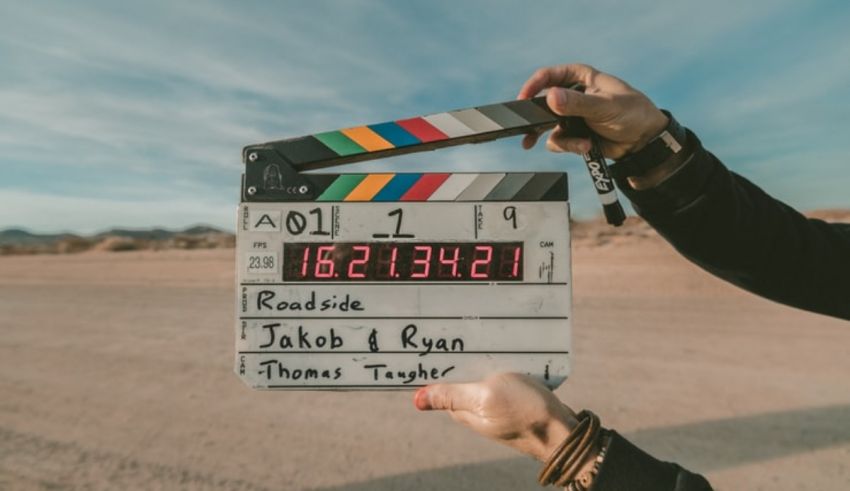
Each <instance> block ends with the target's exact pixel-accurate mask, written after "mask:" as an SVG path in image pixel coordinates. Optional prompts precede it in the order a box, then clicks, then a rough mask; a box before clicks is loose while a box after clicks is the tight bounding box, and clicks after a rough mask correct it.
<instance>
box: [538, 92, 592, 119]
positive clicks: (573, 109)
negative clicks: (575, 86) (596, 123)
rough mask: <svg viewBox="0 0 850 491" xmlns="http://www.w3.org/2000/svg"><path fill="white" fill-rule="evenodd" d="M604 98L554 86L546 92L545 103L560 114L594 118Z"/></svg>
mask: <svg viewBox="0 0 850 491" xmlns="http://www.w3.org/2000/svg"><path fill="white" fill-rule="evenodd" d="M604 103H605V101H604V99H600V98H599V97H596V96H593V95H588V94H585V93H583V92H579V91H577V90H572V89H563V88H560V87H555V88H552V89H551V90H549V92H548V93H547V94H546V104H547V105H548V106H549V108H550V109H551V110H552V111H554V112H555V114H559V115H561V116H581V117H584V118H590V119H594V117H595V116H596V115H597V114H599V112H600V109H601V107H602V105H603V104H604Z"/></svg>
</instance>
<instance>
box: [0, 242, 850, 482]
mask: <svg viewBox="0 0 850 491" xmlns="http://www.w3.org/2000/svg"><path fill="white" fill-rule="evenodd" d="M598 242H604V243H602V244H601V245H597V244H598ZM232 255H233V252H232V250H224V251H196V252H179V251H173V252H146V253H85V254H78V255H66V256H31V257H2V258H0V489H3V490H6V489H10V490H17V489H323V490H336V489H339V490H343V489H344V490H348V491H350V490H373V489H377V490H395V489H417V490H418V489H476V490H477V489H481V490H484V489H488V490H493V489H495V490H508V489H539V488H538V487H537V485H536V484H535V483H534V475H535V473H536V471H537V464H536V463H534V462H531V461H530V460H528V459H526V458H524V457H520V456H518V455H516V454H514V453H512V451H510V450H509V449H507V448H502V447H500V446H498V445H496V444H493V443H491V442H488V441H485V440H483V439H481V438H479V437H477V436H476V435H474V434H472V433H470V432H468V431H467V430H465V429H463V428H460V427H458V426H456V425H455V424H454V423H452V422H451V421H450V420H449V419H448V417H447V416H445V415H442V414H420V413H417V412H416V411H415V410H414V409H413V405H412V403H411V396H412V394H411V393H410V392H400V393H307V392H289V393H284V392H277V393H270V392H255V391H251V390H249V389H248V388H246V387H245V386H243V385H242V383H241V382H239V380H238V379H237V378H236V376H235V375H233V374H232V373H231V364H232V359H233V358H232V350H233V333H232V329H233V326H232V324H233V309H234V305H233V271H232V270H233V261H232ZM574 296H575V305H574V312H575V319H574V322H575V323H574V329H575V339H574V352H575V357H574V368H575V370H574V375H573V377H572V378H571V379H570V380H569V381H568V382H567V383H566V384H565V385H564V386H562V387H561V388H560V389H559V390H558V391H557V393H558V394H559V395H560V396H561V397H562V398H564V399H565V400H566V401H567V402H569V403H570V404H572V405H573V407H575V408H577V409H578V408H582V407H590V408H593V409H594V410H596V411H597V412H598V413H599V414H600V415H601V416H602V418H603V423H604V424H606V425H608V426H611V427H614V428H616V429H618V430H619V431H620V432H621V433H623V434H625V435H626V436H627V437H629V438H631V439H632V440H633V441H634V442H636V443H637V444H638V445H640V446H642V447H643V448H645V449H647V450H648V451H650V452H651V453H653V454H655V455H656V456H658V457H661V458H665V459H673V460H676V461H678V462H679V463H681V464H682V465H684V466H686V467H688V468H691V469H693V470H696V471H700V472H703V473H705V474H706V475H707V476H708V477H709V479H710V480H711V481H712V483H713V484H714V485H715V486H716V488H717V489H730V490H731V489H735V490H739V489H740V490H745V489H746V490H760V489H764V490H768V489H769V490H771V491H780V490H802V489H810V490H838V489H850V323H848V322H846V321H839V320H833V319H829V318H826V317H822V316H818V315H813V314H807V313H804V312H799V311H795V310H792V309H789V308H786V307H782V306H779V305H775V304H772V303H770V302H768V301H765V300H761V299H758V298H755V297H753V296H751V295H749V294H746V293H743V292H741V291H739V290H737V289H735V288H734V287H731V286H728V285H725V284H722V283H721V282H720V281H718V280H715V279H713V278H711V277H709V276H708V275H707V274H705V273H703V272H701V271H700V270H698V269H697V268H696V267H694V266H692V265H690V264H688V263H687V262H685V261H684V260H682V259H681V258H679V257H678V256H677V255H676V254H675V253H674V252H673V251H672V250H671V249H670V247H669V246H667V245H666V244H664V243H662V242H660V241H659V240H658V239H650V238H635V237H631V238H630V237H615V238H613V239H612V240H609V241H604V240H603V241H596V242H591V241H589V240H588V241H578V242H577V244H576V246H575V250H574Z"/></svg>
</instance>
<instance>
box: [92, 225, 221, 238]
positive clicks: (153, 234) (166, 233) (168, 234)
mask: <svg viewBox="0 0 850 491" xmlns="http://www.w3.org/2000/svg"><path fill="white" fill-rule="evenodd" d="M225 233H228V232H225V231H224V230H220V229H217V228H215V227H210V226H208V225H195V226H193V227H189V228H187V229H185V230H175V231H172V230H166V229H164V228H150V229H126V228H112V229H109V230H106V231H104V232H100V233H98V234H96V235H94V236H92V237H127V238H130V239H144V240H165V239H170V238H172V237H174V236H176V235H206V234H225Z"/></svg>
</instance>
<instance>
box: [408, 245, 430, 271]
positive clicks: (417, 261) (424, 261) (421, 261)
mask: <svg viewBox="0 0 850 491" xmlns="http://www.w3.org/2000/svg"><path fill="white" fill-rule="evenodd" d="M420 252H424V253H425V254H424V255H422V254H419V255H420V256H422V257H418V258H417V257H416V255H417V254H418V253H420ZM417 266H422V271H415V269H416V267H417ZM430 272H431V246H415V247H414V248H413V268H412V269H411V273H410V277H411V278H427V277H428V273H430Z"/></svg>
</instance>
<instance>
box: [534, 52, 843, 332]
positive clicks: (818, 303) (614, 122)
mask: <svg viewBox="0 0 850 491" xmlns="http://www.w3.org/2000/svg"><path fill="white" fill-rule="evenodd" d="M573 83H580V84H582V85H584V86H585V87H587V88H586V91H585V93H579V92H576V91H571V90H567V89H563V88H562V87H563V86H567V85H570V84H573ZM547 88H548V89H550V90H549V93H548V94H547V99H546V100H547V103H548V104H549V106H550V107H551V108H552V110H553V111H555V112H556V113H558V114H561V115H564V116H580V117H583V118H584V119H585V121H586V122H587V124H588V126H589V127H590V128H591V129H592V130H593V131H594V132H596V133H597V134H598V135H599V136H600V137H601V142H602V150H603V153H604V154H605V156H606V157H610V158H614V159H618V158H621V157H623V156H625V155H628V154H630V153H634V152H637V151H639V150H640V149H641V148H643V147H644V146H645V145H646V144H647V143H648V142H649V141H650V140H651V139H652V138H653V137H654V136H656V135H658V134H659V133H660V132H661V131H662V129H663V128H664V127H665V126H666V124H667V121H668V120H667V117H666V116H665V115H664V114H663V113H662V112H661V111H660V110H659V109H658V108H657V107H655V105H654V104H653V103H652V101H650V100H649V98H647V97H646V96H645V95H644V94H642V93H641V92H639V91H637V90H635V89H634V88H632V87H630V86H629V85H628V84H626V83H625V82H623V81H622V80H619V79H617V78H616V77H612V76H611V75H608V74H605V73H602V72H600V71H598V70H596V69H594V68H593V67H589V66H586V65H561V66H557V67H550V68H544V69H541V70H538V71H537V72H536V73H535V74H534V75H533V76H532V77H531V78H529V80H528V81H527V82H526V83H525V85H524V86H523V88H522V90H521V91H520V94H519V97H520V98H528V97H533V96H535V95H536V94H537V93H538V92H540V91H541V90H543V89H547ZM538 136H539V135H529V136H526V138H525V139H524V140H523V146H524V147H525V148H531V147H532V146H533V145H534V143H535V142H536V140H537V138H538ZM546 146H547V148H549V149H550V150H552V151H555V152H575V153H585V152H587V151H588V149H589V146H590V142H589V141H588V140H586V139H582V138H574V137H569V136H567V134H566V133H565V132H563V131H561V130H560V129H556V130H554V131H553V132H552V133H551V134H550V135H549V138H548V140H547V144H546ZM687 156H689V157H690V158H677V159H675V160H673V161H671V162H668V163H663V164H662V165H661V166H659V167H656V168H655V169H653V170H652V171H650V172H649V173H648V174H647V175H644V176H636V177H630V178H628V179H620V180H619V181H618V185H619V186H620V188H621V189H622V190H623V191H624V193H625V194H626V196H627V197H628V198H629V199H630V200H631V201H632V203H633V205H634V207H635V210H636V211H637V212H638V214H639V215H641V216H642V217H643V218H644V219H646V220H647V222H648V223H649V224H650V225H652V226H653V227H654V228H655V229H656V230H657V231H658V232H659V233H660V234H661V235H662V236H663V237H665V238H666V239H667V240H668V241H669V242H670V243H671V244H672V245H673V246H674V247H675V248H676V249H677V250H678V251H679V252H681V253H682V254H683V255H684V256H685V257H687V258H688V259H690V260H691V261H693V262H695V263H696V264H698V265H699V266H701V267H702V268H704V269H706V270H707V271H709V272H711V273H713V274H715V275H717V276H719V277H721V278H723V279H725V280H727V281H730V282H732V283H734V284H736V285H738V286H741V287H742V288H744V289H746V290H749V291H751V292H753V293H756V294H758V295H762V296H764V297H766V298H770V299H772V300H775V301H778V302H781V303H784V304H787V305H791V306H795V307H799V308H802V309H806V310H811V311H814V312H819V313H823V314H827V315H832V316H836V317H841V318H845V319H850V225H843V224H827V223H825V222H823V221H820V220H813V219H807V218H806V217H804V216H802V215H801V214H800V213H798V212H797V211H795V210H794V209H792V208H790V207H789V206H787V205H785V204H783V203H781V202H779V201H777V200H775V199H773V198H771V197H770V196H768V195H767V194H766V193H764V192H763V191H762V190H761V189H759V188H758V187H756V186H755V185H753V184H752V183H750V182H749V181H747V180H746V179H744V178H743V177H741V176H738V175H736V174H734V173H732V172H730V171H729V170H728V169H726V167H724V166H723V164H721V163H720V161H719V160H718V159H717V158H716V157H714V156H713V155H711V154H710V153H709V152H708V151H706V150H705V149H704V148H702V145H701V144H700V143H699V141H698V139H697V138H696V136H695V135H693V134H692V133H689V141H688V144H687V145H686V150H685V152H684V155H682V157H687ZM801 165H805V163H801Z"/></svg>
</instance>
